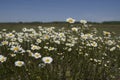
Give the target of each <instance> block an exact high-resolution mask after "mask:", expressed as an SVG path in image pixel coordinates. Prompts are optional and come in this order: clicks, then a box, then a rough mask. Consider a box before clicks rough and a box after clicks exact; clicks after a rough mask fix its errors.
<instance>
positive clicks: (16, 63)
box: [15, 61, 25, 67]
mask: <svg viewBox="0 0 120 80" xmlns="http://www.w3.org/2000/svg"><path fill="white" fill-rule="evenodd" d="M24 64H25V63H24V62H23V61H16V62H15V66H18V67H22V66H23V65H24Z"/></svg>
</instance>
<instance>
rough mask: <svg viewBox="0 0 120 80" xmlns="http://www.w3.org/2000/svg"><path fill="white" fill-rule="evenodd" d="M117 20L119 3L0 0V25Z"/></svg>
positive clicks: (104, 0) (103, 0)
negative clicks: (1, 23)
mask: <svg viewBox="0 0 120 80" xmlns="http://www.w3.org/2000/svg"><path fill="white" fill-rule="evenodd" d="M68 17H72V18H75V19H76V20H80V19H85V20H88V21H95V22H101V21H120V0H0V22H19V21H24V22H32V21H42V22H51V21H65V20H66V18H68Z"/></svg>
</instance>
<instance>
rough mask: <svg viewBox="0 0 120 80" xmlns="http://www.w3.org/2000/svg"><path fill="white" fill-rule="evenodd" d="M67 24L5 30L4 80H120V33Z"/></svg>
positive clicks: (0, 47) (1, 37) (1, 38)
mask: <svg viewBox="0 0 120 80" xmlns="http://www.w3.org/2000/svg"><path fill="white" fill-rule="evenodd" d="M66 21H67V22H68V24H66V27H64V26H62V27H55V26H53V25H52V24H51V25H50V26H51V27H43V26H40V25H38V26H37V27H29V26H27V28H22V29H20V28H18V29H17V28H16V30H14V28H12V26H11V27H9V28H8V29H2V28H1V29H0V80H119V79H120V36H119V29H116V30H117V34H115V33H114V32H113V29H111V32H110V31H109V29H108V31H105V30H100V29H101V28H98V30H97V29H96V28H95V27H91V26H89V24H87V21H86V20H80V23H78V25H76V24H74V22H75V20H74V19H72V18H68V19H67V20H66ZM16 26H17V24H16ZM21 27H22V26H21ZM101 27H102V26H101ZM4 28H5V27H4Z"/></svg>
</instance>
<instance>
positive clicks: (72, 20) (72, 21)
mask: <svg viewBox="0 0 120 80" xmlns="http://www.w3.org/2000/svg"><path fill="white" fill-rule="evenodd" d="M66 21H67V22H68V23H74V22H75V19H73V18H68V19H66Z"/></svg>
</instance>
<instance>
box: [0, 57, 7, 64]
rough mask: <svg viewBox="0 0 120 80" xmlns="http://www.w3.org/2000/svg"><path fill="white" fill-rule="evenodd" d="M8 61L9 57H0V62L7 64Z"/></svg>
mask: <svg viewBox="0 0 120 80" xmlns="http://www.w3.org/2000/svg"><path fill="white" fill-rule="evenodd" d="M6 60H7V57H4V56H3V55H0V62H2V63H3V62H5V61H6Z"/></svg>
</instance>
